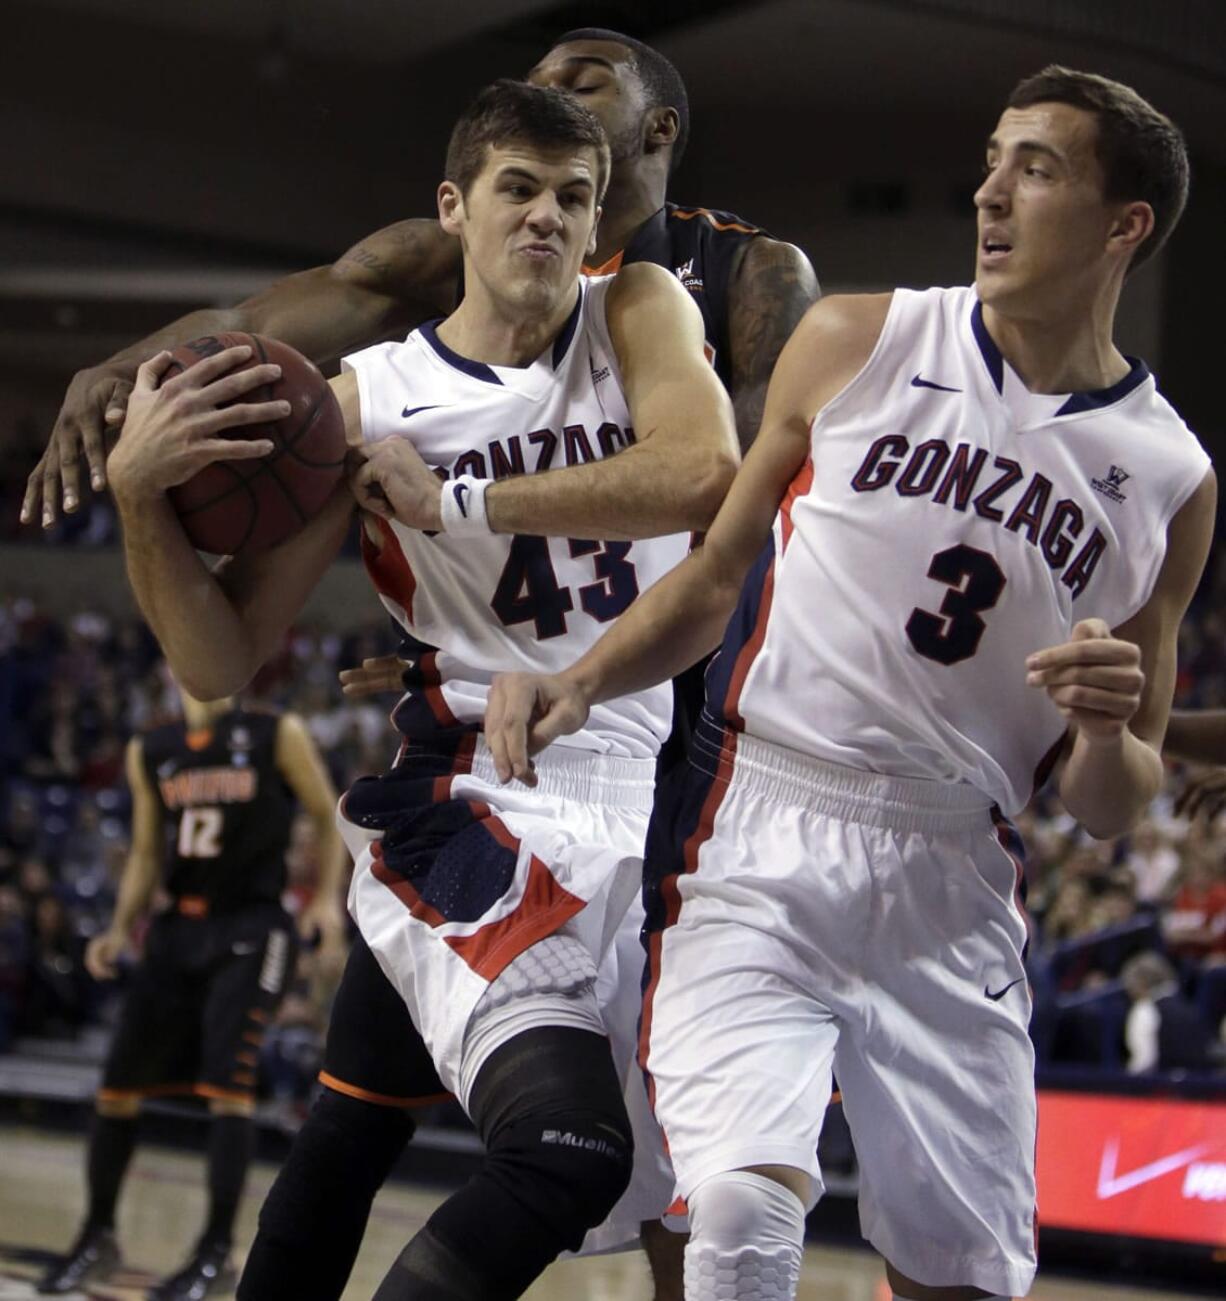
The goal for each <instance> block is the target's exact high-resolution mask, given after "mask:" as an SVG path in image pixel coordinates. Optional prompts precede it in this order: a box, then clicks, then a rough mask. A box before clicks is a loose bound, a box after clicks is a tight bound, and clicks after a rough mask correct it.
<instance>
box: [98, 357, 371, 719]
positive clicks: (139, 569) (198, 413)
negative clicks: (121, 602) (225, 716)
mask: <svg viewBox="0 0 1226 1301" xmlns="http://www.w3.org/2000/svg"><path fill="white" fill-rule="evenodd" d="M248 351H249V350H244V349H227V350H225V351H224V352H221V353H218V354H217V355H216V356H214V357H209V358H206V359H205V360H204V361H200V362H197V363H196V364H195V365H194V366H190V367H188V369H187V370H185V371H184V372H183V373H182V374H181V375H177V376H175V377H174V378H173V379H171V380H168V381H167V382H166V383H165V384H162V385H160V386H159V384H158V380H159V378H160V376H161V373H162V372H163V371H164V370H165V368H166V365H167V364H168V362H169V354H168V353H159V354H158V356H157V357H154V358H153V359H152V360H150V361H148V362H146V363H145V364H144V365H142V366H141V368H140V370H139V371H138V372H137V382H136V387H135V388H134V389H133V392H132V398H131V402H130V403H129V411H128V418H127V420H126V422H125V425H124V436H123V438H122V439H121V440H120V441H119V443H118V444H117V445H116V447H115V450H114V451H113V452H112V453H111V459H110V470H111V489H112V492H113V493H114V496H115V502H116V505H117V506H118V508H119V517H120V522H121V524H122V526H123V547H124V557H125V560H126V562H127V569H128V578H129V581H130V582H131V585H132V591H133V593H134V595H135V596H136V600H137V603H138V604H139V605H140V608H141V613H142V614H143V615H144V616H145V619H146V621H147V622H148V624H149V626H150V628H151V629H152V630H153V633H154V636H156V637H157V639H158V641H159V642H160V644H161V646H162V650H163V651H164V653H165V655H166V658H167V660H168V661H169V662H170V666H171V668H172V669H173V670H174V673H175V676H176V677H177V678H178V680H179V683H180V685H181V686H182V687H183V689H184V690H185V691H187V692H188V693H189V694H191V695H193V696H195V697H196V699H197V700H218V699H220V698H222V697H223V696H231V695H233V694H234V693H235V692H236V691H239V690H241V689H242V688H243V687H244V686H245V685H246V684H247V683H248V682H249V681H250V680H251V678H252V677H253V676H254V674H255V672H256V670H257V669H258V668H259V667H260V665H261V664H263V663H264V661H265V660H266V659H267V658H268V657H269V655H271V654H272V652H273V651H274V650H275V649H276V647H277V646H278V645H279V644H280V642H281V639H282V637H284V635H285V632H286V630H287V629H288V628H289V626H290V624H291V622H292V621H293V620H294V618H295V617H296V616H297V614H298V612H299V611H300V610H301V609H302V606H303V604H304V603H305V602H306V599H307V597H308V596H309V595H310V593H311V591H312V589H313V588H314V587H315V584H316V583H317V582H318V581H319V578H320V576H321V575H322V574H323V572H324V570H325V569H327V567H328V565H329V564H331V562H332V560H333V558H334V557H335V555H336V553H337V551H338V550H339V549H340V545H341V542H342V541H343V539H344V536H345V531H346V529H347V528H348V527H349V519H350V516H351V515H352V513H353V505H354V503H353V497H352V495H351V494H350V492H349V488H348V485H347V484H345V483H344V482H341V483H340V484H338V485H337V488H336V491H335V492H334V493H333V494H332V496H331V497H330V498H329V500H328V502H327V503H326V504H325V505H324V507H323V508H322V509H321V510H320V512H319V513H318V514H317V515H316V516H315V518H314V519H312V520H311V521H310V522H309V523H308V524H307V525H306V526H305V527H304V528H303V529H301V530H300V531H299V532H298V533H296V534H295V535H294V536H293V537H292V538H290V539H289V540H288V541H287V542H284V543H282V544H281V545H280V546H278V547H273V548H272V549H270V550H269V551H266V552H263V553H261V554H259V555H256V556H252V557H242V558H240V559H237V560H234V561H229V562H223V563H222V564H221V565H219V566H218V567H217V568H216V569H210V568H209V567H208V565H206V564H205V562H204V560H203V559H202V558H201V556H200V554H199V553H198V552H197V551H196V550H195V549H194V548H193V546H192V545H191V543H190V542H189V541H188V538H187V535H186V534H185V533H184V531H183V527H182V525H181V524H180V523H179V519H178V516H176V514H175V513H174V511H173V510H172V509H171V506H170V502H169V501H168V499H167V496H166V493H167V490H168V489H169V488H171V487H173V486H174V485H175V484H177V483H183V482H186V480H187V479H189V478H191V477H192V475H193V474H195V473H196V472H197V471H198V470H200V469H202V468H203V467H204V466H205V465H207V464H208V463H210V462H211V461H214V460H217V459H219V458H222V457H231V458H239V457H249V456H259V455H265V454H267V452H269V451H271V450H272V444H271V443H269V442H267V441H260V440H256V441H252V442H246V441H244V440H242V439H227V438H224V437H221V434H222V432H223V431H225V430H227V429H233V428H238V427H240V426H243V425H248V424H259V423H260V422H262V421H264V420H269V419H279V418H280V417H281V416H282V415H284V414H286V410H287V405H286V404H281V403H277V402H254V403H249V402H243V401H241V400H235V399H241V397H242V396H243V395H244V394H246V393H247V392H249V391H250V390H251V389H252V388H254V387H257V386H258V385H259V384H261V383H267V382H268V380H269V378H270V375H269V371H270V369H274V370H275V369H276V368H275V367H274V368H270V367H268V366H252V367H251V368H250V369H248V370H244V371H239V372H237V373H236V374H233V375H229V374H226V373H225V371H226V368H227V367H229V366H232V365H235V364H237V363H238V362H239V361H241V360H243V359H244V358H245V356H246V355H247V353H248ZM219 404H221V405H220V406H219ZM342 411H343V412H344V414H345V416H346V425H347V427H348V424H349V421H350V419H351V413H350V412H347V411H345V405H344V402H342Z"/></svg>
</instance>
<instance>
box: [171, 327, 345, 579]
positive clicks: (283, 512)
mask: <svg viewBox="0 0 1226 1301" xmlns="http://www.w3.org/2000/svg"><path fill="white" fill-rule="evenodd" d="M242 344H248V345H249V346H250V347H251V358H250V360H248V361H247V362H245V363H244V364H243V365H242V366H238V367H235V368H234V369H235V370H246V369H248V368H250V367H251V366H258V365H260V364H261V363H264V362H275V363H276V364H277V365H279V366H280V367H281V378H280V379H279V380H277V381H276V382H275V383H272V384H267V385H264V386H262V387H261V388H257V389H252V390H251V391H250V392H249V393H247V394H244V396H243V397H242V398H241V399H239V400H240V401H242V402H272V401H278V400H280V401H285V402H288V403H289V404H290V413H289V415H288V416H285V417H284V418H283V419H281V420H276V421H270V422H267V423H265V424H259V425H245V426H243V427H241V428H239V429H231V430H226V431H224V432H223V434H222V437H227V438H246V439H260V438H268V439H271V440H272V442H273V443H274V444H275V447H274V449H273V451H272V452H270V453H269V454H268V455H267V456H263V457H260V458H259V459H258V460H251V461H215V462H214V463H213V464H212V465H208V466H205V468H204V469H203V470H201V471H200V472H199V473H198V474H196V475H194V476H193V477H192V478H191V479H189V480H188V481H187V482H186V483H183V484H180V485H179V486H178V487H177V488H172V489H171V490H170V493H169V497H170V503H171V505H172V506H173V507H174V510H175V512H176V514H177V515H178V517H179V519H180V521H181V522H182V524H183V528H184V530H185V531H186V533H187V536H188V538H189V539H190V540H191V543H192V545H193V546H194V547H196V548H197V549H198V550H200V551H207V552H210V553H211V554H213V555H219V556H233V555H237V554H238V553H239V552H245V553H248V554H250V553H252V552H257V551H264V550H266V549H267V548H269V547H273V546H276V545H277V543H279V542H284V541H285V539H286V538H289V537H292V536H293V535H294V534H295V533H296V532H297V531H298V530H299V529H300V528H301V527H302V526H303V525H304V524H305V523H306V522H307V521H308V520H310V519H311V518H312V517H313V516H314V515H315V514H316V512H318V511H319V509H320V508H321V507H322V506H323V504H324V502H326V501H327V499H328V497H329V496H330V495H331V494H332V490H333V488H335V486H336V484H337V481H338V480H339V479H340V477H341V474H342V472H343V468H344V463H345V426H344V420H343V418H342V416H341V409H340V406H339V404H338V403H337V401H336V397H335V395H334V394H333V392H332V390H331V388H330V387H329V385H328V381H327V380H326V379H324V377H323V375H322V374H321V373H320V371H319V369H318V368H317V367H316V366H315V365H313V364H312V363H311V362H309V361H308V360H307V359H306V358H305V357H304V356H303V355H302V354H301V353H300V352H297V351H296V350H295V349H293V348H291V347H290V346H289V344H287V343H281V342H280V341H279V340H277V339H267V338H264V337H263V336H261V335H258V334H245V333H242V332H239V331H234V332H232V333H226V334H210V335H205V336H204V337H203V338H200V339H193V340H192V341H191V342H190V343H184V344H180V345H179V346H178V347H177V348H175V349H174V350H173V357H174V360H173V361H172V362H171V364H170V366H169V368H168V369H167V371H166V373H165V375H164V376H163V377H162V383H165V382H166V380H168V379H171V378H173V377H174V376H175V375H178V374H181V373H182V372H183V371H184V370H186V369H187V368H188V367H189V366H191V365H193V364H194V363H195V362H198V361H200V360H202V359H203V358H205V357H211V356H213V355H214V354H215V353H218V352H221V351H222V350H223V349H225V348H233V347H238V346H240V345H242Z"/></svg>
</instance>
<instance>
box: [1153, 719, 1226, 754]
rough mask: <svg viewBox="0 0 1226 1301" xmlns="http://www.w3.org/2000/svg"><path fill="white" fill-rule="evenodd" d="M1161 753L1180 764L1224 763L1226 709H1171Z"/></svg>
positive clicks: (1225, 750)
mask: <svg viewBox="0 0 1226 1301" xmlns="http://www.w3.org/2000/svg"><path fill="white" fill-rule="evenodd" d="M1162 753H1163V754H1165V755H1166V756H1167V758H1169V759H1180V760H1182V761H1183V762H1184V763H1211V764H1226V709H1172V710H1171V717H1170V721H1169V722H1168V723H1167V725H1166V739H1165V740H1164V741H1163V742H1162Z"/></svg>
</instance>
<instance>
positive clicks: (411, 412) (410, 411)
mask: <svg viewBox="0 0 1226 1301" xmlns="http://www.w3.org/2000/svg"><path fill="white" fill-rule="evenodd" d="M438 406H439V404H438V403H437V402H436V403H435V404H434V405H433V406H430V407H405V409H404V410H403V411H402V412H401V413H400V418H401V420H407V419H408V418H409V417H410V416H415V415H416V414H417V413H418V412H419V411H437V410H438Z"/></svg>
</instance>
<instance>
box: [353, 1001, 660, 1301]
mask: <svg viewBox="0 0 1226 1301" xmlns="http://www.w3.org/2000/svg"><path fill="white" fill-rule="evenodd" d="M469 1111H470V1113H471V1115H472V1118H473V1121H474V1123H475V1124H476V1125H477V1128H478V1129H479V1130H480V1132H481V1136H482V1138H483V1139H484V1140H485V1146H486V1159H485V1162H484V1165H483V1167H482V1169H481V1172H480V1173H479V1174H478V1175H476V1176H475V1177H474V1178H473V1179H471V1180H470V1181H469V1182H468V1183H467V1184H466V1185H465V1186H464V1187H463V1188H461V1189H460V1190H459V1192H457V1193H455V1194H454V1195H453V1196H451V1197H449V1198H448V1199H447V1201H445V1202H444V1203H443V1205H442V1206H440V1207H439V1208H438V1210H436V1211H435V1212H434V1214H433V1215H432V1216H431V1217H430V1219H429V1221H428V1222H427V1224H426V1228H425V1229H424V1230H423V1231H422V1232H421V1233H419V1234H418V1235H417V1236H416V1237H415V1238H414V1239H413V1241H412V1242H411V1243H410V1244H409V1246H408V1247H407V1248H406V1249H405V1251H404V1253H403V1254H402V1256H401V1257H400V1259H399V1260H398V1261H397V1263H396V1265H395V1266H394V1267H393V1270H392V1272H391V1274H389V1275H388V1277H387V1279H385V1280H384V1284H383V1286H382V1287H381V1288H380V1289H379V1291H378V1292H377V1293H376V1299H377V1301H408V1299H409V1298H412V1299H413V1301H425V1299H429V1301H434V1299H435V1298H439V1301H443V1299H444V1298H446V1301H452V1299H454V1301H509V1299H510V1298H513V1297H518V1296H519V1295H520V1294H521V1293H522V1292H523V1291H524V1290H525V1289H526V1288H527V1287H528V1286H529V1285H530V1284H531V1283H532V1281H533V1280H534V1279H535V1278H536V1277H537V1276H538V1275H539V1274H540V1273H541V1271H542V1270H543V1269H544V1268H545V1266H546V1265H548V1264H549V1263H550V1262H551V1261H552V1260H554V1259H555V1258H556V1256H557V1255H558V1253H559V1252H561V1251H567V1250H569V1251H573V1250H575V1249H576V1248H578V1247H579V1245H580V1244H581V1243H582V1241H583V1237H584V1235H585V1234H586V1233H587V1231H588V1229H590V1228H594V1227H595V1226H596V1225H597V1224H599V1223H600V1222H601V1221H602V1220H604V1219H605V1217H606V1216H607V1215H608V1214H609V1212H610V1211H611V1210H612V1209H613V1206H614V1204H615V1203H616V1202H617V1200H618V1198H620V1197H621V1195H622V1193H623V1192H625V1190H626V1185H627V1184H628V1183H629V1181H630V1166H631V1160H632V1157H633V1151H634V1143H633V1139H632V1137H631V1132H630V1121H629V1118H628V1117H627V1115H626V1108H625V1103H624V1102H623V1100H622V1094H621V1085H620V1083H619V1081H618V1078H617V1072H616V1071H615V1070H614V1067H613V1059H612V1056H611V1054H610V1051H609V1042H608V1040H607V1039H606V1038H604V1036H603V1035H596V1034H592V1033H591V1032H589V1031H586V1030H574V1029H563V1028H561V1027H558V1026H545V1027H541V1028H540V1029H537V1030H529V1031H526V1032H524V1033H523V1034H519V1035H516V1036H515V1038H514V1039H512V1040H511V1041H510V1042H509V1043H506V1044H504V1045H503V1046H502V1047H501V1048H499V1049H497V1050H496V1051H495V1052H494V1053H493V1054H491V1056H490V1058H489V1060H488V1061H487V1062H486V1063H485V1065H484V1066H483V1067H482V1068H481V1070H480V1072H479V1073H478V1075H477V1079H476V1082H475V1083H474V1085H473V1090H472V1096H471V1098H470V1100H469ZM461 1266H462V1268H461Z"/></svg>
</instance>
